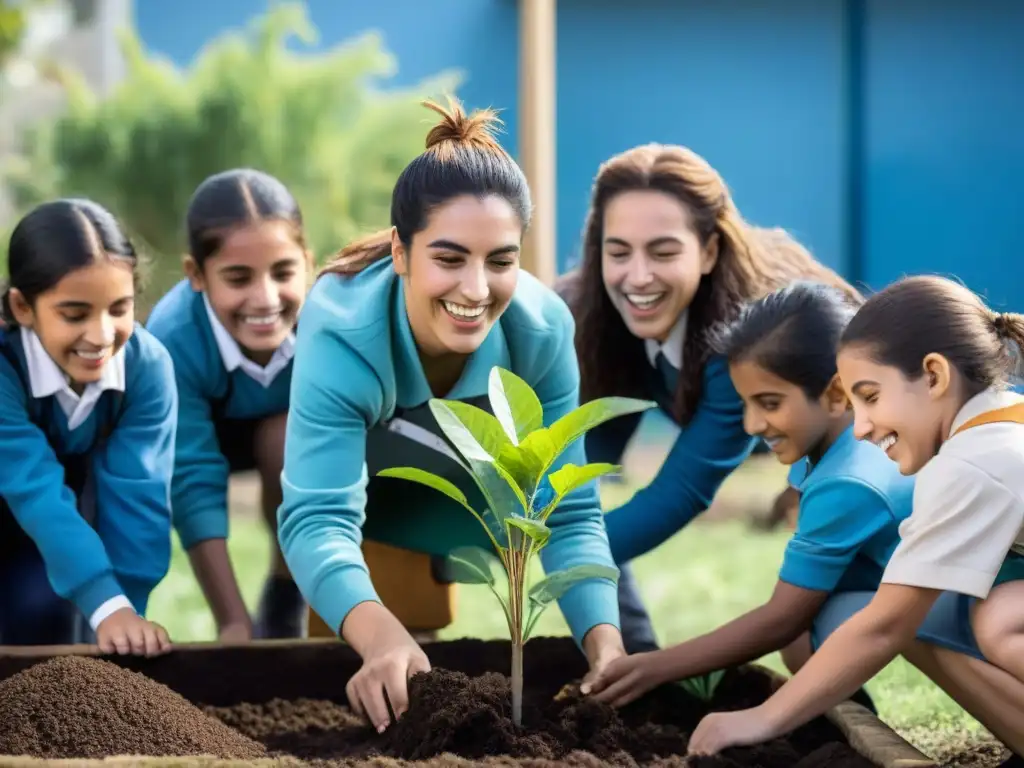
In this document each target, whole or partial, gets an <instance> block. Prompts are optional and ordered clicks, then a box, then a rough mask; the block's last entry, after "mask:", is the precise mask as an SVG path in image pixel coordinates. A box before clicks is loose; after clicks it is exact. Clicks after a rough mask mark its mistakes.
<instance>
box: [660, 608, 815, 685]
mask: <svg viewBox="0 0 1024 768" xmlns="http://www.w3.org/2000/svg"><path fill="white" fill-rule="evenodd" d="M809 625H810V622H809V621H807V620H805V619H804V618H803V617H802V616H792V615H789V616H787V615H785V614H784V613H783V612H781V611H779V610H778V609H777V608H773V607H771V606H770V605H765V606H761V607H760V608H756V609H754V610H753V611H750V612H749V613H746V614H744V615H743V616H740V617H739V618H738V619H735V620H734V621H731V622H729V623H728V624H725V625H724V626H722V627H720V628H718V629H716V630H715V631H713V632H709V633H707V634H706V635H701V636H700V637H695V638H694V639H692V640H688V641H686V642H685V643H680V644H679V645H675V646H672V647H671V648H666V649H665V650H663V651H658V653H662V654H664V670H665V680H666V681H669V680H682V679H685V678H688V677H693V676H695V675H704V674H707V673H709V672H714V671H716V670H719V669H728V668H730V667H736V666H739V665H741V664H747V663H749V662H752V661H756V660H757V659H760V658H761V657H762V656H765V655H766V654H769V653H772V652H774V651H778V650H780V649H781V648H783V647H785V646H786V645H788V644H789V643H790V642H792V641H793V640H795V639H796V638H798V637H799V636H800V635H801V633H803V632H804V631H806V630H807V628H808V627H809Z"/></svg>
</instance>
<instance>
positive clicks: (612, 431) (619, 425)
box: [584, 414, 658, 653]
mask: <svg viewBox="0 0 1024 768" xmlns="http://www.w3.org/2000/svg"><path fill="white" fill-rule="evenodd" d="M640 420H641V414H631V415H629V416H623V417H621V418H618V419H614V420H612V421H609V422H605V423H604V424H602V425H600V426H599V427H596V428H594V429H592V430H591V431H590V432H588V433H587V435H586V437H585V438H584V439H585V441H586V450H587V461H594V462H608V463H610V464H618V463H620V462H621V461H622V456H623V454H624V453H625V451H626V446H627V444H628V443H629V441H630V439H631V438H632V437H633V434H634V433H635V432H636V430H637V428H638V427H639V426H640ZM618 566H619V571H620V573H619V621H620V623H621V627H622V640H623V642H624V643H625V646H626V651H627V652H628V653H640V652H643V651H656V650H657V649H658V642H657V640H656V639H655V636H654V626H653V625H652V624H651V617H650V616H648V615H647V609H646V608H644V603H643V599H642V598H641V596H640V588H639V585H638V584H637V581H636V577H635V576H634V575H633V569H632V568H631V567H630V565H629V563H618Z"/></svg>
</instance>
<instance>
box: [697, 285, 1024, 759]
mask: <svg viewBox="0 0 1024 768" xmlns="http://www.w3.org/2000/svg"><path fill="white" fill-rule="evenodd" d="M1021 342H1024V317H1022V316H1021V315H1013V314H1001V313H997V312H993V311H992V310H990V309H988V308H987V307H986V306H985V305H984V304H983V303H982V302H981V301H980V300H979V299H978V297H977V296H975V295H974V294H973V293H971V292H970V291H969V290H967V289H966V288H964V287H963V286H962V285H960V284H958V283H954V282H952V281H949V280H945V279H942V278H938V277H912V278H907V279H904V280H901V281H899V282H897V283H894V284H893V285H891V286H889V287H888V288H886V289H885V290H883V291H881V292H879V293H878V294H875V295H874V296H872V297H871V299H869V300H868V301H867V302H866V303H865V305H864V307H863V308H862V309H861V310H860V311H859V312H858V314H857V315H856V316H855V317H854V319H853V320H852V321H851V323H850V325H849V326H848V327H847V329H846V331H845V333H844V334H843V337H842V341H841V345H840V347H839V356H838V369H839V374H840V376H841V377H842V382H843V387H844V389H845V390H846V392H847V394H848V396H849V397H850V400H851V401H852V403H853V407H854V411H855V422H854V434H855V435H856V437H857V438H858V439H859V440H863V441H868V442H871V443H874V444H876V445H878V446H879V447H880V448H881V449H883V450H884V451H885V452H886V454H888V456H889V458H890V459H891V460H892V461H893V462H895V463H896V464H897V465H898V467H899V470H900V472H901V473H903V474H904V475H916V484H915V489H914V497H913V511H912V514H911V515H910V517H909V518H908V519H907V520H906V521H905V522H904V523H903V524H902V526H901V528H900V536H901V542H900V544H899V546H898V547H897V549H896V550H895V552H894V553H893V555H892V558H891V559H890V561H889V563H888V565H887V567H886V570H885V575H884V577H883V579H882V584H881V586H880V587H879V589H878V591H877V593H875V594H874V595H873V596H871V597H870V599H865V600H862V601H860V603H859V604H857V603H856V602H854V603H853V604H851V605H849V606H848V607H847V611H848V612H847V615H848V616H849V617H850V618H849V620H848V621H846V622H845V623H843V624H842V625H841V626H839V628H838V629H836V630H835V632H834V633H832V634H831V636H830V637H829V638H828V639H827V640H826V641H825V642H824V644H822V646H821V649H820V650H819V651H818V652H817V653H815V654H814V655H813V656H811V658H810V660H809V661H808V662H807V663H806V664H805V665H804V666H803V667H802V668H801V669H800V671H799V672H798V673H797V674H796V675H795V676H794V677H793V679H792V680H790V681H789V682H787V683H786V684H785V685H784V686H783V687H782V688H781V689H780V690H779V691H778V692H777V693H776V694H775V695H774V696H772V697H771V698H770V699H769V700H768V701H767V702H765V703H764V704H762V705H761V706H759V707H756V708H754V709H749V710H744V711H741V712H735V713H728V714H714V715H710V716H708V717H707V718H705V720H704V721H703V722H702V723H701V724H700V726H699V727H698V728H697V730H696V731H695V732H694V735H693V738H692V741H691V746H690V751H691V752H715V751H718V750H720V749H723V748H724V747H727V746H732V745H739V744H751V743H756V742H760V741H764V740H767V739H770V738H773V737H775V736H778V735H782V734H784V733H787V732H789V731H791V730H792V729H793V728H796V727H798V726H800V725H802V724H803V723H805V722H807V721H808V720H810V719H812V718H814V717H816V716H818V715H821V714H823V713H824V712H825V711H826V710H827V709H828V708H829V707H831V706H833V705H835V704H837V703H839V702H840V701H842V700H843V699H845V698H846V697H847V696H849V695H850V694H851V693H852V692H853V691H854V690H856V689H857V688H858V687H859V686H861V685H863V684H864V683H865V682H866V681H867V680H869V679H870V678H871V677H873V676H874V675H875V674H877V673H878V672H879V671H880V670H881V669H882V668H883V667H885V665H887V664H888V663H889V662H890V661H891V660H892V659H893V658H894V657H896V656H897V655H898V654H900V653H903V655H904V656H906V657H907V659H908V660H910V661H911V662H912V663H913V664H914V665H916V666H918V667H919V668H920V669H921V670H922V671H923V672H924V673H925V674H927V675H928V676H929V677H931V679H932V680H933V681H935V683H937V684H938V685H939V686H941V687H942V688H943V689H945V691H946V692H947V693H948V694H949V695H950V696H951V697H952V698H953V699H954V700H956V701H957V702H958V703H959V704H960V705H961V706H963V707H964V709H966V710H967V711H968V712H970V713H971V714H972V715H973V716H974V717H976V718H977V719H978V720H979V721H980V722H981V723H982V724H984V725H985V726H986V727H987V728H988V729H989V730H990V731H992V732H993V733H994V734H995V735H996V736H997V737H999V738H1000V739H1002V741H1003V742H1004V743H1006V744H1007V745H1008V746H1009V747H1010V748H1011V749H1012V750H1013V751H1014V753H1015V756H1014V757H1013V758H1011V760H1010V762H1008V763H1007V765H1020V764H1022V762H1024V761H1022V758H1021V757H1020V756H1021V754H1024V619H1022V616H1024V614H1022V612H1021V606H1022V605H1024V397H1022V396H1021V395H1019V394H1016V393H1014V392H1011V391H1008V389H1007V378H1008V374H1009V372H1010V369H1011V366H1012V363H1013V360H1012V356H1011V355H1010V354H1009V351H1010V349H1009V345H1010V344H1011V343H1016V344H1018V345H1019V344H1021ZM922 625H928V626H929V627H930V631H929V634H930V635H931V636H930V637H928V638H927V639H926V640H922V639H918V640H915V639H914V637H915V633H918V637H919V638H920V633H919V629H920V628H921V627H922Z"/></svg>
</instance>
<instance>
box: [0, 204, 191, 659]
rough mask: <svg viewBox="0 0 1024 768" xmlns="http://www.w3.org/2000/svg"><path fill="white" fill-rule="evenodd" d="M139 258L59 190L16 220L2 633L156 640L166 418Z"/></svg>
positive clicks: (171, 417) (1, 430)
mask: <svg viewBox="0 0 1024 768" xmlns="http://www.w3.org/2000/svg"><path fill="white" fill-rule="evenodd" d="M137 265H138V256H137V255H136V253H135V249H134V248H133V246H132V244H131V243H130V242H129V240H128V238H127V237H125V235H124V234H123V232H122V231H121V229H120V227H119V226H118V223H117V222H116V221H115V220H114V217H113V216H111V214H110V213H109V212H108V211H106V210H104V209H103V208H101V207H100V206H99V205H97V204H96V203H94V202H91V201H89V200H57V201H55V202H50V203H45V204H43V205H40V206H39V207H37V208H35V209H34V210H33V211H31V212H30V213H29V214H28V215H27V216H25V218H23V219H22V220H21V221H20V222H19V223H18V225H17V226H16V227H15V229H14V232H13V233H12V234H11V240H10V246H9V249H8V264H7V270H8V275H9V276H10V280H9V284H8V288H7V290H6V292H5V293H4V296H3V329H2V330H0V466H2V467H3V471H2V472H0V645H53V644H63V643H75V642H92V641H93V639H94V637H95V642H96V643H97V644H98V645H99V647H100V650H102V651H103V652H104V653H115V652H116V653H121V654H127V653H133V654H140V655H141V654H144V655H156V654H158V653H163V652H166V651H167V650H169V648H170V640H169V639H168V637H167V633H166V631H164V629H163V627H161V626H159V625H158V624H155V623H153V622H150V621H147V620H146V619H145V618H143V617H144V616H145V613H146V605H147V602H148V600H149V596H150V593H151V592H152V590H153V588H154V587H155V586H156V585H157V584H158V583H159V582H160V580H161V579H162V578H163V577H164V574H166V572H167V568H168V566H169V564H170V556H171V541H170V536H171V520H170V509H169V508H168V505H167V499H168V495H169V489H170V483H171V472H172V468H173V462H174V456H173V450H174V438H175V429H176V418H177V405H178V400H177V394H176V391H175V388H174V373H173V370H172V364H171V360H170V357H169V356H168V354H167V351H166V350H165V349H164V348H163V346H161V345H160V343H159V342H158V341H157V340H156V339H154V338H153V337H152V336H151V335H150V334H149V333H148V332H147V331H145V330H144V329H143V328H140V327H138V326H137V325H136V323H135V293H136V267H137Z"/></svg>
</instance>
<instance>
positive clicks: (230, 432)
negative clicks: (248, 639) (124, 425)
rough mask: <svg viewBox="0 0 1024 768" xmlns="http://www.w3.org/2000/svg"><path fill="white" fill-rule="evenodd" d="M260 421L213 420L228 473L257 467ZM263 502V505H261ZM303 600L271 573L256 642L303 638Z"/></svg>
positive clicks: (274, 529) (274, 532)
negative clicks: (257, 441) (257, 442)
mask: <svg viewBox="0 0 1024 768" xmlns="http://www.w3.org/2000/svg"><path fill="white" fill-rule="evenodd" d="M262 421H263V420H262V419H258V418H257V419H229V418H226V417H224V416H222V415H220V414H217V415H216V416H215V418H214V426H215V429H216V431H217V442H218V444H219V446H220V451H221V453H222V454H223V455H224V458H226V459H227V462H228V468H229V472H231V473H232V474H234V473H235V472H248V471H251V470H254V469H258V467H257V465H256V434H257V431H258V430H259V426H260V423H261V422H262ZM261 503H262V502H261ZM267 524H268V525H269V526H270V535H271V536H272V537H274V539H275V540H276V539H277V526H276V525H275V524H274V523H273V522H272V521H270V520H268V521H267ZM305 620H306V601H305V600H304V599H303V597H302V594H301V593H300V592H299V588H298V587H297V586H296V585H295V582H294V580H292V579H290V578H283V577H280V576H275V575H274V574H273V573H271V574H270V575H269V576H268V577H267V580H266V581H265V582H264V584H263V591H262V592H261V593H260V600H259V606H258V607H257V610H256V616H255V618H254V621H253V637H254V638H257V639H269V640H278V639H295V638H301V637H304V636H305V632H306V628H305Z"/></svg>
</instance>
